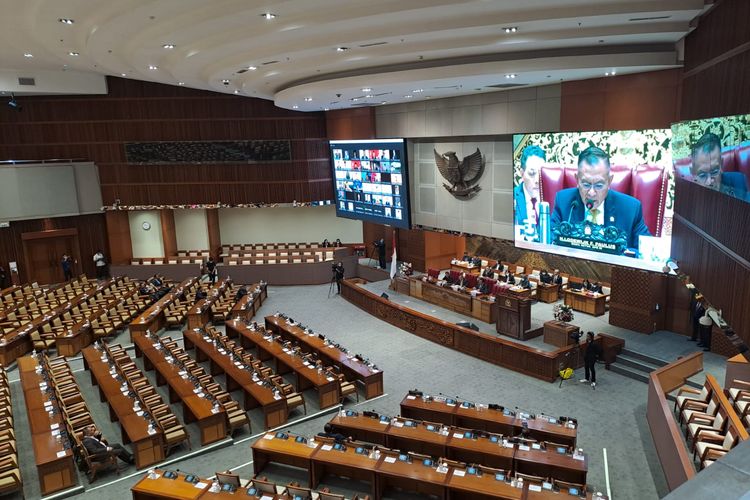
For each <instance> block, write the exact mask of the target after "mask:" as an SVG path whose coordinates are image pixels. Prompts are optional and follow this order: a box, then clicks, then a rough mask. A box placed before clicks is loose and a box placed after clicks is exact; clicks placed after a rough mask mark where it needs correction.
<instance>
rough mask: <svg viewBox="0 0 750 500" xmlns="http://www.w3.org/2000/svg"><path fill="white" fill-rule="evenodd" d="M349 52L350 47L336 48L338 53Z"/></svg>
mask: <svg viewBox="0 0 750 500" xmlns="http://www.w3.org/2000/svg"><path fill="white" fill-rule="evenodd" d="M346 50H349V47H336V52H344V51H346Z"/></svg>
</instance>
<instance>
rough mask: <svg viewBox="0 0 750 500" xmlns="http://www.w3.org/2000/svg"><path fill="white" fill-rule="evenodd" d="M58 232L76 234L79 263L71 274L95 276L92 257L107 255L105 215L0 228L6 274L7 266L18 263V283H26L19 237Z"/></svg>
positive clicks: (0, 259)
mask: <svg viewBox="0 0 750 500" xmlns="http://www.w3.org/2000/svg"><path fill="white" fill-rule="evenodd" d="M59 229H75V230H77V231H78V245H79V248H80V251H81V259H80V260H79V262H78V263H77V264H76V265H74V266H73V272H74V273H86V274H87V275H88V276H95V275H96V272H95V269H94V261H93V260H92V257H93V256H94V253H96V251H97V250H99V249H101V250H102V251H104V252H105V254H106V255H109V248H108V245H107V235H106V224H105V216H104V214H93V215H78V216H74V217H55V218H48V219H28V220H22V221H12V222H11V223H10V227H6V228H0V265H2V266H3V267H4V268H5V270H6V271H8V262H11V261H15V262H17V263H18V266H19V277H20V279H21V282H25V281H27V280H28V272H27V270H26V269H25V266H24V262H25V259H24V254H23V245H22V242H21V234H23V233H33V232H36V231H45V230H59Z"/></svg>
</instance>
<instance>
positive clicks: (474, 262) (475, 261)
mask: <svg viewBox="0 0 750 500" xmlns="http://www.w3.org/2000/svg"><path fill="white" fill-rule="evenodd" d="M471 264H472V265H473V266H481V265H482V259H480V258H479V257H474V258H473V259H471Z"/></svg>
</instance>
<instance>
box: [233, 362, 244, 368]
mask: <svg viewBox="0 0 750 500" xmlns="http://www.w3.org/2000/svg"><path fill="white" fill-rule="evenodd" d="M234 366H238V367H242V363H240V362H239V361H235V362H234Z"/></svg>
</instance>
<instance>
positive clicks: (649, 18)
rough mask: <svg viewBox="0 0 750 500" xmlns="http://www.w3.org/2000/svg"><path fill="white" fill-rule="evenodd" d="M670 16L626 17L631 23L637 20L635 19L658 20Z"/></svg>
mask: <svg viewBox="0 0 750 500" xmlns="http://www.w3.org/2000/svg"><path fill="white" fill-rule="evenodd" d="M670 17H672V16H652V17H632V18H630V19H628V21H630V22H631V23H634V22H637V21H658V20H660V19H669V18H670Z"/></svg>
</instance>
